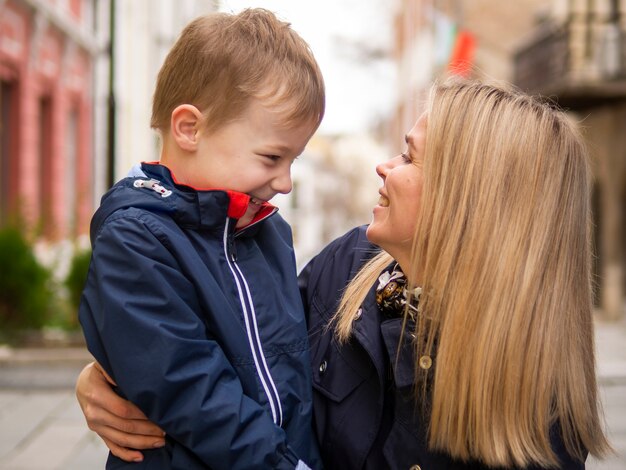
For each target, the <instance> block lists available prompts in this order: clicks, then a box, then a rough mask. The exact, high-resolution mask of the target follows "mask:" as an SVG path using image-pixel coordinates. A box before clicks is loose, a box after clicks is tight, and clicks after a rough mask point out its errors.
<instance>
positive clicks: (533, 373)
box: [334, 81, 610, 466]
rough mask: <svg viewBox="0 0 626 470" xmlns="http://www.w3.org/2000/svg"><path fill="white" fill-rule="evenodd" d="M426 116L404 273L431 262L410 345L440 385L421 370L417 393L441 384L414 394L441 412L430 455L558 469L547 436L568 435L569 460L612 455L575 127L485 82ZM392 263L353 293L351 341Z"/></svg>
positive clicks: (346, 301)
mask: <svg viewBox="0 0 626 470" xmlns="http://www.w3.org/2000/svg"><path fill="white" fill-rule="evenodd" d="M427 113H428V124H427V130H426V146H425V157H424V169H423V171H424V187H423V193H422V202H421V212H420V215H419V217H418V220H417V221H416V227H417V228H416V234H415V238H414V245H413V255H412V258H411V259H413V260H416V262H415V265H414V266H411V268H410V269H411V270H410V271H409V272H408V273H407V274H408V275H409V277H411V276H412V275H414V274H415V272H416V270H417V267H416V265H417V262H418V261H417V260H419V271H420V275H421V276H420V277H421V279H423V285H422V296H421V298H420V310H421V314H420V316H419V320H418V322H417V325H416V331H415V336H416V341H415V343H414V344H415V348H416V354H417V356H416V357H421V356H422V355H431V356H432V357H433V359H434V364H435V370H434V375H433V376H432V377H431V378H429V377H428V372H427V371H424V370H422V369H420V367H419V365H418V364H416V365H415V374H416V384H422V385H424V384H425V383H426V381H427V380H431V381H432V382H431V385H432V387H428V388H426V387H425V386H422V387H416V393H417V399H418V400H419V401H421V402H422V403H423V402H424V401H425V400H427V401H428V403H429V405H430V406H429V410H428V411H429V413H428V416H429V430H428V431H429V434H428V435H429V446H430V448H431V449H436V450H440V451H444V452H446V453H448V454H450V455H451V456H452V457H454V458H458V459H462V460H468V459H478V460H480V461H482V462H483V463H485V464H486V465H489V466H512V465H516V466H526V465H529V464H531V463H536V464H539V465H542V466H558V459H557V457H556V455H555V453H554V452H553V450H552V449H551V446H550V436H549V431H550V428H551V426H552V425H554V424H555V423H557V422H558V423H559V424H560V430H561V433H562V436H563V440H564V443H565V445H566V449H567V451H568V453H569V454H570V455H572V456H576V457H578V458H580V459H582V458H583V452H584V451H583V448H584V449H587V450H588V451H589V452H590V453H591V454H593V455H595V456H603V455H604V454H606V453H607V452H608V451H609V449H610V446H609V444H608V442H607V439H606V437H605V434H604V430H603V426H602V425H601V420H600V418H599V404H598V397H597V384H596V378H595V360H594V344H593V342H594V339H593V323H592V288H591V250H590V207H589V193H590V173H589V167H588V161H587V154H586V152H585V149H584V146H583V144H582V140H581V138H580V136H579V134H578V132H577V130H576V128H575V125H574V124H572V123H571V122H569V120H568V118H567V117H566V115H565V114H564V113H562V112H560V111H558V110H555V109H554V107H553V106H551V105H549V104H546V103H544V102H540V101H539V100H537V99H535V98H532V97H529V96H527V95H525V94H522V93H519V92H516V91H513V90H508V89H505V88H503V87H496V86H490V85H485V84H481V83H475V82H458V81H455V82H448V83H445V84H440V85H435V86H433V88H432V90H431V94H430V99H429V106H428V110H427ZM390 261H391V258H390V256H389V255H388V254H387V253H385V252H382V253H381V254H380V255H379V256H377V257H375V258H374V259H373V260H372V261H370V263H368V264H367V265H366V266H365V267H364V268H363V269H362V270H361V272H360V273H359V274H358V275H357V276H356V277H355V278H354V280H353V281H352V282H351V283H350V285H349V286H348V287H347V289H346V292H345V293H344V297H343V298H342V301H341V303H340V306H339V309H338V312H337V314H336V316H335V324H334V326H335V333H336V335H337V337H338V339H339V340H340V341H346V340H347V339H348V338H349V337H350V333H351V328H352V320H353V318H354V314H355V312H356V310H357V309H358V307H359V305H360V304H361V303H362V302H363V299H364V298H365V295H366V294H367V292H368V291H369V290H370V288H371V286H372V285H373V283H374V282H375V280H376V278H377V276H378V275H379V274H380V272H381V270H382V269H383V268H384V267H385V266H386V265H388V264H389V262H390ZM411 271H413V272H411ZM435 342H436V348H435ZM435 349H436V350H435ZM392 359H393V358H392ZM427 390H432V393H431V394H430V395H428V396H426V393H427Z"/></svg>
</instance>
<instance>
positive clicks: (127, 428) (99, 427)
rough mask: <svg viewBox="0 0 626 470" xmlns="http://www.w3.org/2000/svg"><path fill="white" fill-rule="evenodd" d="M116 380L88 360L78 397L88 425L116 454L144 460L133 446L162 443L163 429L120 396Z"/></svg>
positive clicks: (138, 447) (153, 445)
mask: <svg viewBox="0 0 626 470" xmlns="http://www.w3.org/2000/svg"><path fill="white" fill-rule="evenodd" d="M111 384H113V381H112V380H111V379H110V378H109V377H108V376H107V375H106V373H105V372H104V371H103V370H102V368H101V367H100V365H99V364H98V363H97V362H92V363H91V364H88V365H87V366H86V367H85V368H84V369H83V370H82V372H81V373H80V375H79V376H78V380H77V381H76V398H77V399H78V403H79V404H80V408H81V410H82V411H83V414H84V415H85V419H86V420H87V426H89V429H91V430H92V431H94V432H95V433H96V434H98V435H99V436H100V437H101V438H102V440H103V441H104V443H105V444H106V446H107V447H108V448H109V449H110V450H111V452H112V453H113V455H115V456H116V457H119V458H120V459H122V460H125V461H127V462H141V461H142V460H143V455H142V453H141V452H139V451H138V450H134V449H154V448H157V447H163V446H164V445H165V439H164V437H163V436H164V435H165V433H164V432H163V430H162V429H160V428H159V427H158V426H157V425H156V424H154V423H152V422H151V421H148V418H146V415H144V414H143V413H142V412H141V410H140V409H139V408H137V407H136V406H135V405H133V404H132V403H131V402H129V401H128V400H124V399H123V398H121V397H120V396H118V395H117V394H116V393H115V392H114V391H113V389H112V388H111Z"/></svg>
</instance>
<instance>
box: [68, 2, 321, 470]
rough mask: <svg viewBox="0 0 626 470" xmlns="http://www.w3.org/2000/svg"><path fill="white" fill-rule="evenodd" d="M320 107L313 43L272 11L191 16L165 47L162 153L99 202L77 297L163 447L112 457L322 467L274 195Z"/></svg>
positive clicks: (155, 123)
mask: <svg viewBox="0 0 626 470" xmlns="http://www.w3.org/2000/svg"><path fill="white" fill-rule="evenodd" d="M323 113H324V83H323V80H322V76H321V73H320V70H319V68H318V65H317V63H316V61H315V59H314V58H313V56H312V54H311V52H310V50H309V48H308V46H307V45H306V43H305V42H304V41H303V40H302V38H300V37H299V36H298V35H297V34H296V33H295V32H294V31H293V30H292V29H290V28H289V25H288V24H287V23H283V22H281V21H278V20H277V19H276V17H275V16H274V15H273V14H272V13H270V12H268V11H265V10H261V9H253V10H246V11H244V12H242V13H240V14H237V15H230V14H211V15H208V16H205V17H201V18H198V19H197V20H195V21H193V22H192V23H190V24H189V25H188V26H187V27H186V28H185V30H184V31H183V33H182V35H181V36H180V38H179V39H178V41H177V42H176V44H175V45H174V47H173V48H172V50H171V51H170V53H169V54H168V56H167V58H166V59H165V63H164V64H163V67H162V68H161V71H160V72H159V76H158V80H157V85H156V90H155V93H154V103H153V112H152V122H151V124H152V127H154V128H156V129H157V130H158V131H160V133H161V135H162V140H163V148H162V152H161V159H160V163H143V164H142V165H141V168H140V169H138V170H137V171H135V172H134V173H133V174H132V175H133V176H129V177H127V178H125V179H123V180H122V181H120V182H119V183H117V184H116V185H115V186H114V187H113V188H112V189H111V190H110V191H109V192H108V193H107V194H106V195H105V196H104V197H103V199H102V205H101V207H100V208H99V209H98V211H97V212H96V214H95V215H94V217H93V220H92V224H91V240H92V245H93V255H92V261H91V266H90V270H89V276H88V281H87V284H86V286H85V290H84V293H83V300H82V304H81V307H80V321H81V324H82V327H83V330H84V333H85V337H86V339H87V344H88V346H89V350H90V351H91V352H92V354H93V355H94V357H95V358H96V360H97V361H98V362H99V363H100V364H101V366H102V367H103V369H104V370H105V371H106V373H107V374H108V375H109V376H110V377H111V378H112V380H113V381H115V383H116V384H117V386H118V392H119V393H120V394H121V395H122V396H124V397H126V398H127V399H128V400H130V401H132V402H133V403H135V404H136V405H138V406H139V408H140V409H141V410H142V411H143V412H144V413H145V414H146V415H147V417H148V418H150V419H151V420H152V421H154V422H155V423H157V424H158V425H159V426H160V427H161V428H162V429H163V430H164V431H165V432H166V446H165V447H164V448H161V449H155V450H150V451H147V452H145V458H144V460H143V463H142V464H129V463H125V462H123V461H122V460H121V459H118V458H117V457H115V456H113V455H112V454H110V455H109V460H108V462H107V467H110V468H113V467H114V468H121V467H123V466H124V465H128V466H132V467H133V468H150V469H155V468H179V469H194V468H213V469H218V468H224V469H236V468H280V469H294V468H307V466H310V467H317V466H319V456H318V454H317V449H316V444H315V442H314V438H313V434H312V429H311V380H310V372H309V371H310V362H309V352H308V341H307V330H306V326H305V322H304V313H303V311H302V305H301V300H300V296H299V292H298V287H297V282H296V268H295V262H294V256H293V250H292V240H291V231H290V228H289V226H288V225H287V223H286V222H285V221H284V220H283V219H282V218H281V217H280V216H279V215H277V214H276V210H277V209H276V208H275V207H273V206H272V205H270V204H269V202H268V201H269V200H270V199H271V198H272V197H273V196H274V195H276V194H277V193H288V192H289V191H290V190H291V177H290V167H291V164H292V163H293V161H294V159H295V158H296V157H297V156H298V155H299V154H300V153H302V151H303V150H304V147H305V145H306V144H307V142H308V140H309V139H310V137H311V136H312V134H313V133H314V132H315V130H316V129H317V127H318V125H319V123H320V121H321V119H322V116H323ZM138 465H139V467H138Z"/></svg>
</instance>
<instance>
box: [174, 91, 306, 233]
mask: <svg viewBox="0 0 626 470" xmlns="http://www.w3.org/2000/svg"><path fill="white" fill-rule="evenodd" d="M280 117H281V114H280V113H279V112H278V111H276V110H274V109H271V108H268V107H266V106H263V104H262V103H261V101H259V100H257V99H252V100H251V103H250V105H249V106H248V108H247V110H246V111H245V112H244V113H243V114H242V116H241V117H240V118H239V119H238V120H236V121H233V122H230V123H228V124H226V125H225V126H223V127H221V128H218V129H217V130H216V131H213V132H211V133H209V134H204V133H202V132H201V133H200V134H199V137H198V147H197V152H196V156H195V158H193V162H190V165H188V166H187V168H186V172H185V173H186V175H185V179H186V181H185V183H186V184H189V185H191V186H193V187H196V188H215V189H229V190H233V191H238V192H242V193H246V194H248V195H249V196H250V197H251V200H250V204H249V206H248V210H247V212H246V215H245V216H244V217H242V218H241V219H239V222H238V223H237V226H238V227H242V226H245V225H247V224H248V223H249V222H250V221H251V220H252V219H253V218H254V215H255V214H256V213H257V212H258V211H259V209H260V208H261V203H262V202H263V201H269V200H270V199H272V198H273V197H274V196H275V195H276V194H277V193H288V192H290V191H291V187H292V184H291V165H292V163H293V162H294V160H295V159H296V157H297V156H298V155H300V154H301V153H302V152H303V151H304V148H305V146H306V144H307V143H308V141H309V139H310V138H311V136H312V135H313V132H314V131H315V129H316V127H317V123H316V122H305V123H301V124H297V125H292V126H290V127H286V126H285V125H283V124H281V121H280Z"/></svg>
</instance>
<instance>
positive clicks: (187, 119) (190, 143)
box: [170, 104, 202, 152]
mask: <svg viewBox="0 0 626 470" xmlns="http://www.w3.org/2000/svg"><path fill="white" fill-rule="evenodd" d="M201 120H202V113H201V112H200V111H199V110H198V108H196V107H195V106H193V105H191V104H181V105H179V106H177V107H176V108H175V109H174V111H172V119H171V122H170V133H171V136H172V138H173V139H174V141H176V143H177V144H178V146H179V147H180V148H181V149H183V150H186V151H188V152H195V151H196V147H197V144H198V136H199V133H198V126H199V125H200V121H201Z"/></svg>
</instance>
